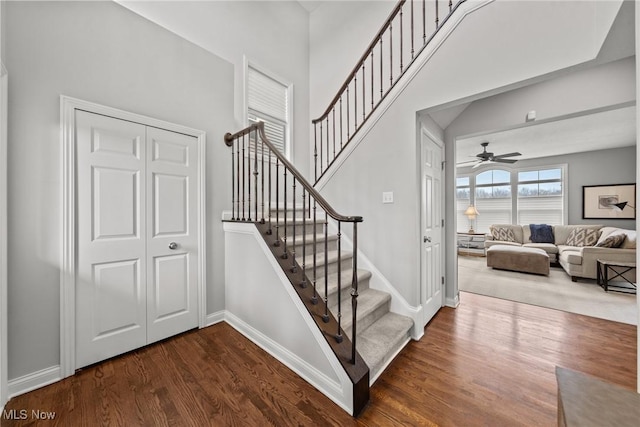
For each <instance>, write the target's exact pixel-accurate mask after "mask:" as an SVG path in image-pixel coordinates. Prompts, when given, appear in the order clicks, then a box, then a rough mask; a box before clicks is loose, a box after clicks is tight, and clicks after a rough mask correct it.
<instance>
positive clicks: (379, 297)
mask: <svg viewBox="0 0 640 427" xmlns="http://www.w3.org/2000/svg"><path fill="white" fill-rule="evenodd" d="M389 301H391V295H390V294H388V293H387V292H382V291H378V290H376V289H365V290H363V291H362V292H361V293H360V295H358V311H357V317H358V321H359V320H360V319H362V318H364V317H365V316H367V315H369V313H372V312H373V311H375V310H376V309H378V308H379V307H380V306H382V305H384V304H388V303H389ZM329 310H331V312H332V313H334V314H336V315H337V313H338V305H337V303H336V304H333V305H331V306H330V307H329ZM352 313H353V310H352V307H351V299H349V300H347V301H343V304H342V329H344V330H345V331H347V329H350V328H351V324H352V323H353V317H352Z"/></svg>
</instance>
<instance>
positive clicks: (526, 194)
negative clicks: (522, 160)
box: [518, 168, 564, 225]
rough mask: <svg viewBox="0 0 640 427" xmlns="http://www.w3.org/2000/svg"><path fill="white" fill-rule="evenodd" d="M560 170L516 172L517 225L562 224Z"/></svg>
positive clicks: (562, 204)
mask: <svg viewBox="0 0 640 427" xmlns="http://www.w3.org/2000/svg"><path fill="white" fill-rule="evenodd" d="M563 208H564V201H563V191H562V169H560V168H556V169H544V170H532V171H521V172H518V224H531V223H534V224H551V225H557V224H562V223H563V218H564V215H563V214H564V209H563Z"/></svg>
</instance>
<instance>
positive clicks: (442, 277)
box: [442, 276, 444, 285]
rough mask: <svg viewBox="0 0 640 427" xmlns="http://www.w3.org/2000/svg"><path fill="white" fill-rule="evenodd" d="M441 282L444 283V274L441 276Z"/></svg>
mask: <svg viewBox="0 0 640 427" xmlns="http://www.w3.org/2000/svg"><path fill="white" fill-rule="evenodd" d="M442 284H443V285H444V276H442Z"/></svg>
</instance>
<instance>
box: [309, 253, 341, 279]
mask: <svg viewBox="0 0 640 427" xmlns="http://www.w3.org/2000/svg"><path fill="white" fill-rule="evenodd" d="M341 256H342V260H343V262H344V261H345V260H348V259H350V258H351V257H352V254H351V252H350V251H342V254H341ZM326 259H327V263H328V264H331V263H333V262H337V261H338V250H337V249H334V250H330V251H328V252H327V254H326ZM324 261H325V253H324V252H322V253H321V254H316V268H318V267H319V266H323V267H324ZM304 265H305V269H306V270H310V269H312V268H313V254H310V255H307V256H306V257H305V258H304ZM343 267H344V268H346V267H348V265H343ZM321 273H322V271H321V269H318V275H320V274H321Z"/></svg>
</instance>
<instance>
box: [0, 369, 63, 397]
mask: <svg viewBox="0 0 640 427" xmlns="http://www.w3.org/2000/svg"><path fill="white" fill-rule="evenodd" d="M61 379H62V369H61V368H60V365H58V366H52V367H50V368H46V369H42V370H40V371H37V372H33V373H31V374H27V375H24V376H22V377H19V378H16V379H13V380H10V381H9V384H8V388H9V399H11V398H13V397H16V396H19V395H21V394H25V393H28V392H30V391H32V390H35V389H37V388H40V387H44V386H47V385H49V384H53V383H55V382H57V381H60V380H61Z"/></svg>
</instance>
